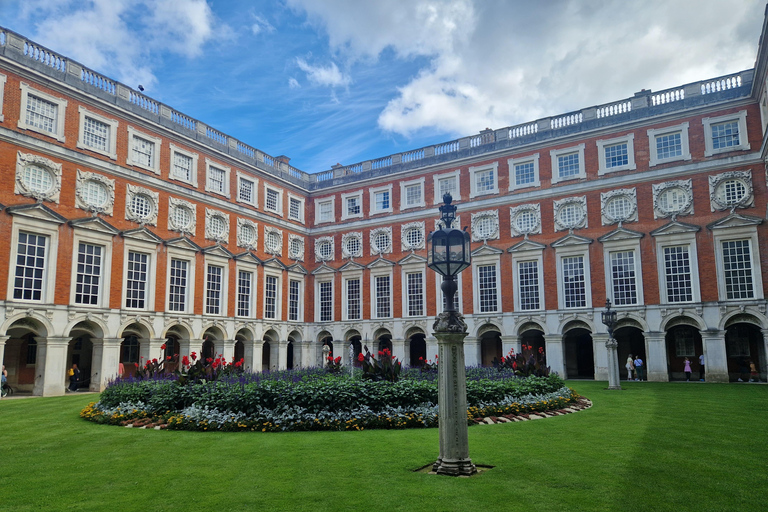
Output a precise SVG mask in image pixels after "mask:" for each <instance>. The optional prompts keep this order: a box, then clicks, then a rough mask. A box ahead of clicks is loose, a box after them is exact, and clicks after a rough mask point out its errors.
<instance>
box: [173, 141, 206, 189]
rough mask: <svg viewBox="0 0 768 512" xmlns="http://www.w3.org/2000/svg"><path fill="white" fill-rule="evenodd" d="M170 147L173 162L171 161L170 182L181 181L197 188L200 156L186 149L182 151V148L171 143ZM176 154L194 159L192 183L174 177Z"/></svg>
mask: <svg viewBox="0 0 768 512" xmlns="http://www.w3.org/2000/svg"><path fill="white" fill-rule="evenodd" d="M169 147H170V149H171V160H170V166H169V169H168V179H169V180H174V181H180V182H182V183H189V184H190V185H192V186H193V187H195V188H197V172H198V169H197V164H198V160H199V156H198V154H197V153H194V152H192V151H187V150H186V149H182V148H180V147H178V146H176V145H174V144H173V143H171V144H170V146H169ZM174 153H179V154H180V155H184V156H186V157H188V158H191V159H192V176H191V178H192V179H191V181H187V180H184V179H181V178H178V177H176V176H174V174H173V156H174Z"/></svg>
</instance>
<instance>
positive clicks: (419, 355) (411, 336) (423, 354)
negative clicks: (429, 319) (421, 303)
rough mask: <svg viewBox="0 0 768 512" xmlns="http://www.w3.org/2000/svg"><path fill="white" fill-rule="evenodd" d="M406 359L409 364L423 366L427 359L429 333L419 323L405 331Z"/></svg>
mask: <svg viewBox="0 0 768 512" xmlns="http://www.w3.org/2000/svg"><path fill="white" fill-rule="evenodd" d="M405 343H406V347H405V361H404V363H405V364H407V365H408V366H423V365H424V363H425V362H426V360H427V333H426V332H424V329H423V328H422V327H420V326H418V325H414V326H411V327H410V328H409V329H408V330H407V331H406V332H405Z"/></svg>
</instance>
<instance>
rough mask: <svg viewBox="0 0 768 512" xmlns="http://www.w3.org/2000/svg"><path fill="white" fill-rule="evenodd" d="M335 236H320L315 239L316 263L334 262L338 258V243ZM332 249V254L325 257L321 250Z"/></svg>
mask: <svg viewBox="0 0 768 512" xmlns="http://www.w3.org/2000/svg"><path fill="white" fill-rule="evenodd" d="M334 238H335V237H333V236H319V237H317V238H316V239H315V261H316V262H322V261H333V260H334V258H335V256H336V243H335V240H334ZM323 247H330V254H329V255H327V256H324V255H323V254H322V251H321V249H322V248H323Z"/></svg>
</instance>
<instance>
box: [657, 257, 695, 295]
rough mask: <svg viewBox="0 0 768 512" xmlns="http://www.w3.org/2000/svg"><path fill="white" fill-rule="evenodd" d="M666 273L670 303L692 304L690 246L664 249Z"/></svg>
mask: <svg viewBox="0 0 768 512" xmlns="http://www.w3.org/2000/svg"><path fill="white" fill-rule="evenodd" d="M664 272H665V275H666V278H667V301H668V302H691V301H692V300H693V286H692V283H691V261H690V256H689V254H688V246H687V245H684V246H678V247H665V248H664Z"/></svg>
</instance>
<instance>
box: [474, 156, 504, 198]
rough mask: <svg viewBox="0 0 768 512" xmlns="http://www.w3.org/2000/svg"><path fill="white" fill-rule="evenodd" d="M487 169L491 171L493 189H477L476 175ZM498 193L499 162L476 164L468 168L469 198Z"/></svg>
mask: <svg viewBox="0 0 768 512" xmlns="http://www.w3.org/2000/svg"><path fill="white" fill-rule="evenodd" d="M487 171H492V172H493V189H492V190H482V191H479V190H478V189H477V177H478V176H477V175H478V174H482V173H484V172H487ZM498 193H499V162H491V163H490V164H485V165H478V166H475V167H470V168H469V198H470V199H474V198H475V197H478V196H486V195H491V194H498Z"/></svg>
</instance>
